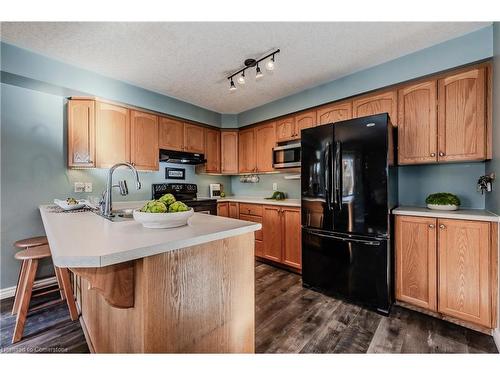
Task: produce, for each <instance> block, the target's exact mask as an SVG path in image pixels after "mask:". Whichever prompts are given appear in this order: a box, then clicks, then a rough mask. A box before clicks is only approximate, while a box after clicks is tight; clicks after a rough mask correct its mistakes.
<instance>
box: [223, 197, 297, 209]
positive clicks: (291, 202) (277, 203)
mask: <svg viewBox="0 0 500 375" xmlns="http://www.w3.org/2000/svg"><path fill="white" fill-rule="evenodd" d="M217 202H218V203H222V202H239V203H255V204H270V205H273V206H290V207H300V199H289V198H287V199H284V200H280V201H278V200H274V199H265V198H259V197H240V196H237V195H233V196H229V197H224V198H220V199H217Z"/></svg>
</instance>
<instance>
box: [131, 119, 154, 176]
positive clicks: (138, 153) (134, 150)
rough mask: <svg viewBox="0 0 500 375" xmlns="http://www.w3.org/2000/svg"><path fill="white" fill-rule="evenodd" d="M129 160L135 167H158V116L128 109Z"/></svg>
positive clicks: (152, 168)
mask: <svg viewBox="0 0 500 375" xmlns="http://www.w3.org/2000/svg"><path fill="white" fill-rule="evenodd" d="M130 121H131V122H130V139H131V140H130V161H131V163H132V165H134V166H135V167H136V168H137V169H140V170H150V171H157V170H158V169H159V147H158V116H156V115H153V114H150V113H145V112H139V111H133V110H132V111H130Z"/></svg>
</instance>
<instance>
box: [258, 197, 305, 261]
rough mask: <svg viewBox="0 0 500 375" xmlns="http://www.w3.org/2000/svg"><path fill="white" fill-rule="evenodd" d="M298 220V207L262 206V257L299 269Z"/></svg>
mask: <svg viewBox="0 0 500 375" xmlns="http://www.w3.org/2000/svg"><path fill="white" fill-rule="evenodd" d="M300 220H301V218H300V208H294V207H286V206H270V205H269V206H263V210H262V234H263V240H262V244H263V249H262V257H263V258H265V259H269V260H271V261H273V262H278V263H282V264H284V265H286V266H289V267H293V268H296V269H301V268H302V253H301V232H300Z"/></svg>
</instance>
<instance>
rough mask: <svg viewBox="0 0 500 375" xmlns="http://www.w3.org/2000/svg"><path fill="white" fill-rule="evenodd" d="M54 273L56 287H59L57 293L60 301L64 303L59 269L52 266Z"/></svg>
mask: <svg viewBox="0 0 500 375" xmlns="http://www.w3.org/2000/svg"><path fill="white" fill-rule="evenodd" d="M54 271H55V274H56V279H57V285H59V293H60V294H61V300H63V301H64V298H65V297H64V289H63V285H62V280H61V274H60V269H59V268H58V267H56V266H54Z"/></svg>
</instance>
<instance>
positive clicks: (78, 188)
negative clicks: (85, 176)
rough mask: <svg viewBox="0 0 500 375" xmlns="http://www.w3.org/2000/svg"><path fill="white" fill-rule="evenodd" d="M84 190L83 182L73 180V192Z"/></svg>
mask: <svg viewBox="0 0 500 375" xmlns="http://www.w3.org/2000/svg"><path fill="white" fill-rule="evenodd" d="M84 191H85V184H84V183H83V182H75V193H83V192H84Z"/></svg>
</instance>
